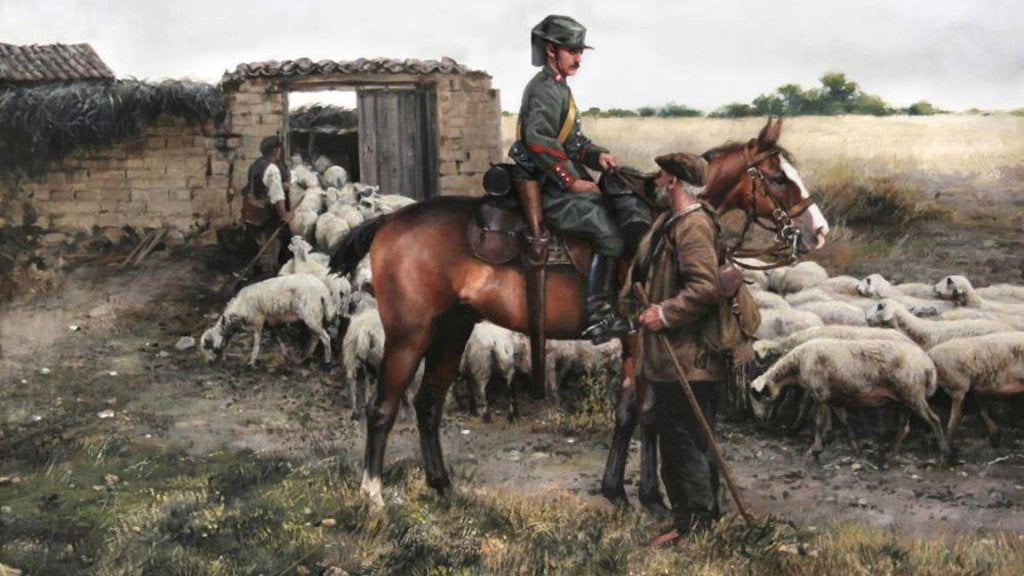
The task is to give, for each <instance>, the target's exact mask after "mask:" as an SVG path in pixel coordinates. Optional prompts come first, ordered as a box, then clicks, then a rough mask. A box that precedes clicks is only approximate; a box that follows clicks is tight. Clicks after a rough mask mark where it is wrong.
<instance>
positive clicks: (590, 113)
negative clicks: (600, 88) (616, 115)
mask: <svg viewBox="0 0 1024 576" xmlns="http://www.w3.org/2000/svg"><path fill="white" fill-rule="evenodd" d="M580 115H581V116H585V117H594V118H600V117H601V116H602V115H603V113H602V112H601V109H600V108H598V107H597V106H591V107H590V108H587V109H586V110H584V111H583V112H582V113H581V114H580Z"/></svg>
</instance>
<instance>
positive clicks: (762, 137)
mask: <svg viewBox="0 0 1024 576" xmlns="http://www.w3.org/2000/svg"><path fill="white" fill-rule="evenodd" d="M781 132H782V119H781V118H780V119H778V120H776V121H774V122H773V121H772V119H771V118H769V119H768V123H767V124H765V126H764V128H762V129H761V133H760V134H758V135H757V138H752V139H751V140H750V141H749V142H747V143H745V144H727V145H725V146H720V147H718V148H713V149H711V150H708V151H707V152H705V153H704V154H703V156H704V158H705V159H706V160H707V161H708V174H707V180H706V183H705V191H704V197H705V199H706V200H707V202H708V203H709V204H711V205H712V206H714V207H715V208H716V209H717V210H718V213H719V214H723V213H725V212H728V211H729V210H733V209H740V210H743V211H745V212H746V213H747V218H748V219H749V220H751V221H756V222H757V223H760V224H762V225H763V226H764V227H766V228H769V229H770V230H772V231H774V232H775V233H776V234H777V235H779V236H780V238H781V239H782V240H783V241H786V242H789V241H791V240H794V236H795V235H796V234H799V241H800V244H803V246H802V249H804V250H806V249H813V250H818V249H820V248H821V247H822V246H824V245H825V237H826V236H828V231H829V228H828V221H826V220H825V216H824V214H822V212H821V209H820V208H818V206H817V204H815V203H814V201H813V200H812V199H811V196H810V194H809V193H808V191H807V187H806V186H804V183H803V180H802V179H801V178H800V173H799V172H797V169H796V166H795V165H794V162H793V159H792V156H791V155H790V154H789V152H787V151H786V150H785V149H784V148H782V147H781V146H779V145H778V144H777V142H778V140H779V135H780V134H781ZM766 223H767V224H766Z"/></svg>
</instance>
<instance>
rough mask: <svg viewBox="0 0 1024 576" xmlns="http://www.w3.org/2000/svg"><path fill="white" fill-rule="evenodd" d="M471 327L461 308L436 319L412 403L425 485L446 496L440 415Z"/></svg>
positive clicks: (470, 317) (447, 485)
mask: <svg viewBox="0 0 1024 576" xmlns="http://www.w3.org/2000/svg"><path fill="white" fill-rule="evenodd" d="M474 324H476V318H475V317H474V316H473V315H472V314H471V313H470V312H469V311H468V310H465V309H455V310H452V311H451V312H449V313H447V314H445V315H444V316H442V317H441V318H440V319H438V321H437V324H436V325H435V329H434V337H433V339H432V340H431V342H430V346H429V347H428V348H427V355H426V366H425V371H424V374H423V384H422V385H421V386H420V391H419V393H417V394H416V399H415V401H414V403H415V406H416V421H417V423H418V424H419V429H420V449H421V450H422V452H423V467H424V472H425V473H426V475H427V484H428V485H429V486H430V487H431V488H433V489H434V490H437V492H438V493H439V494H441V495H442V496H444V495H446V494H447V492H448V490H449V488H451V484H452V482H451V479H449V477H448V471H447V470H446V469H445V466H444V456H443V455H442V453H441V441H440V437H439V429H440V426H441V416H442V415H443V414H444V401H445V398H446V397H447V396H448V388H449V387H450V386H451V385H452V382H453V381H454V380H455V376H456V375H457V374H458V370H459V361H460V360H461V359H462V352H463V350H464V349H465V347H466V342H467V341H468V340H469V335H470V333H471V332H472V331H473V325H474Z"/></svg>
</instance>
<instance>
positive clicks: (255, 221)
mask: <svg viewBox="0 0 1024 576" xmlns="http://www.w3.org/2000/svg"><path fill="white" fill-rule="evenodd" d="M283 153H284V146H282V144H281V139H280V138H278V137H277V136H270V137H267V138H264V139H263V141H262V142H260V154H261V156H260V157H259V158H257V159H256V161H255V162H253V163H252V165H251V166H249V172H248V176H247V179H246V186H245V189H244V193H243V198H242V221H243V222H244V223H245V227H246V229H247V230H248V231H249V233H250V234H252V236H253V237H254V238H255V239H256V245H257V249H259V247H262V246H263V245H264V244H267V242H268V241H269V242H270V244H269V245H268V246H267V249H266V250H265V251H264V252H263V254H262V255H261V256H260V258H259V261H258V262H257V266H258V268H259V269H260V273H261V274H264V275H267V274H270V275H273V274H276V273H277V265H278V258H279V257H280V253H281V235H280V233H278V235H277V236H276V237H274V233H275V231H276V230H277V229H278V227H280V226H281V223H282V222H284V223H288V222H291V220H292V212H291V211H289V210H288V206H287V199H286V197H285V189H284V184H283V180H282V177H281V168H280V166H279V163H281V156H282V154H283ZM271 237H273V239H272V240H271Z"/></svg>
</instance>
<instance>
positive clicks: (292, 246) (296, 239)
mask: <svg viewBox="0 0 1024 576" xmlns="http://www.w3.org/2000/svg"><path fill="white" fill-rule="evenodd" d="M288 250H290V251H291V253H292V254H294V255H295V257H296V258H299V255H300V254H301V255H302V256H303V257H305V256H307V255H309V253H310V252H311V251H312V250H313V246H312V245H310V243H309V242H306V239H305V238H303V237H302V236H299V235H296V236H292V241H291V243H289V244H288Z"/></svg>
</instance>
